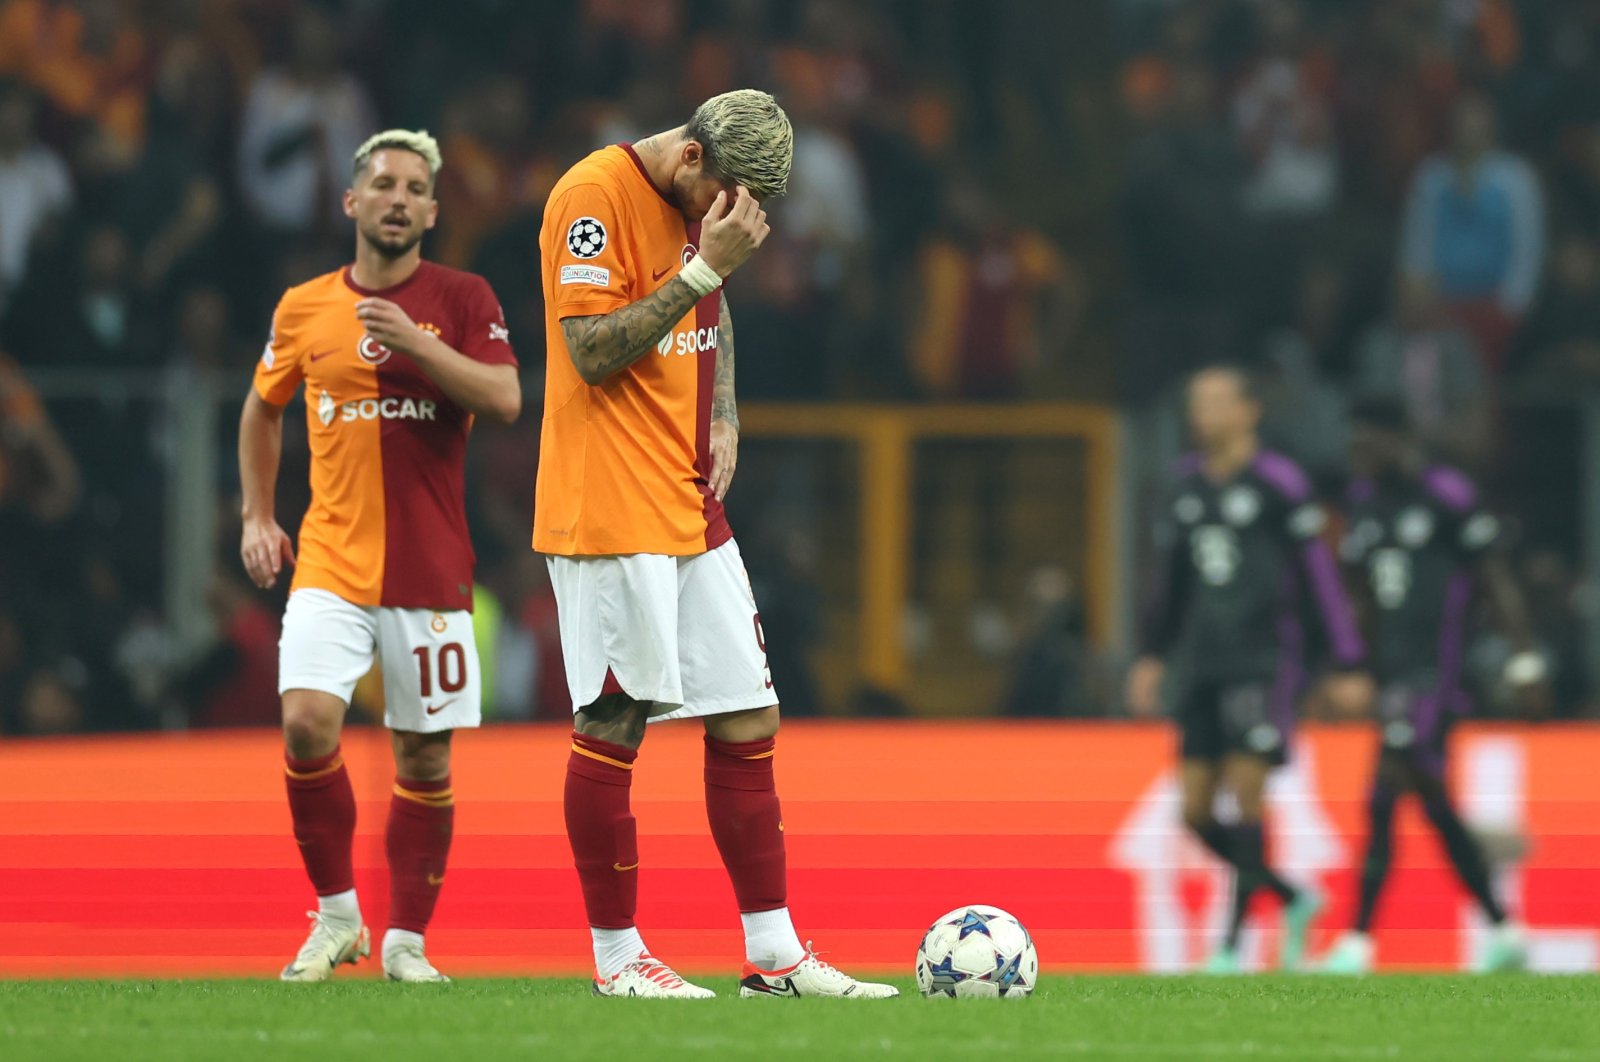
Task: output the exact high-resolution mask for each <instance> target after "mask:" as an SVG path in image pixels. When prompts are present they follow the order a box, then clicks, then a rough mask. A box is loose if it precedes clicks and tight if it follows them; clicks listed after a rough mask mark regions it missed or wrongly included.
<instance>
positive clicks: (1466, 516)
mask: <svg viewBox="0 0 1600 1062" xmlns="http://www.w3.org/2000/svg"><path fill="white" fill-rule="evenodd" d="M1353 420H1354V430H1353V433H1352V436H1351V464H1352V468H1353V471H1354V473H1355V479H1354V481H1353V482H1352V484H1351V487H1350V497H1349V514H1348V515H1349V523H1348V531H1347V533H1346V537H1345V542H1344V546H1343V549H1342V553H1343V555H1344V560H1345V561H1346V563H1347V564H1349V565H1350V566H1351V569H1352V574H1353V576H1354V583H1355V585H1357V586H1358V587H1360V590H1359V595H1360V599H1361V600H1362V601H1363V602H1364V604H1365V605H1366V608H1365V610H1364V611H1365V613H1366V616H1367V619H1368V625H1367V629H1368V633H1369V634H1370V635H1371V645H1372V665H1373V671H1374V674H1375V676H1376V678H1377V680H1378V684H1379V685H1378V693H1377V702H1376V710H1377V715H1378V724H1379V730H1380V735H1381V744H1380V746H1379V751H1378V762H1377V769H1376V771H1375V772H1374V777H1373V783H1372V796H1371V801H1370V804H1369V808H1368V813H1369V823H1370V826H1369V828H1370V830H1371V834H1370V837H1369V839H1368V842H1367V854H1366V859H1365V861H1364V863H1363V864H1362V869H1361V893H1360V900H1359V906H1358V908H1357V913H1356V920H1355V925H1354V927H1353V928H1352V929H1351V930H1350V931H1349V932H1348V933H1346V934H1345V935H1344V936H1343V937H1341V938H1340V939H1339V941H1338V943H1337V944H1336V945H1335V946H1334V948H1333V950H1332V951H1331V952H1330V953H1329V954H1328V956H1327V957H1326V958H1325V959H1324V961H1323V964H1322V968H1323V969H1324V970H1326V971H1328V972H1330V973H1349V974H1356V973H1365V972H1367V971H1368V970H1370V969H1371V968H1372V965H1373V953H1374V950H1375V949H1374V946H1373V941H1372V937H1371V935H1370V934H1371V929H1372V921H1373V915H1374V913H1375V911H1376V908H1377V903H1378V898H1379V896H1380V895H1381V893H1382V891H1383V886H1384V882H1385V880H1386V879H1387V878H1388V874H1389V866H1390V863H1391V861H1392V858H1393V855H1392V846H1393V835H1394V813H1395V806H1396V804H1398V802H1399V800H1400V798H1401V797H1402V796H1404V795H1406V794H1407V793H1410V794H1413V795H1415V796H1416V798H1417V799H1418V800H1419V801H1421V803H1422V809H1423V811H1424V812H1425V813H1426V814H1427V816H1428V821H1429V822H1430V823H1432V825H1433V828H1434V830H1435V831H1436V832H1437V833H1438V835H1439V840H1440V841H1441V842H1442V843H1443V845H1444V850H1445V852H1446V854H1447V855H1448V856H1449V858H1450V865H1451V866H1452V867H1454V868H1455V872H1456V875H1457V876H1458V877H1459V878H1460V879H1461V883H1462V884H1463V885H1465V886H1466V888H1467V890H1468V891H1469V892H1471V893H1472V896H1473V898H1474V899H1475V900H1477V902H1478V904H1479V906H1480V907H1482V908H1483V912H1484V914H1485V915H1486V916H1487V917H1488V919H1489V921H1490V922H1491V923H1492V924H1493V925H1494V932H1493V934H1492V935H1491V937H1490V939H1489V942H1488V947H1487V948H1485V949H1484V951H1483V953H1482V954H1481V955H1479V956H1478V957H1477V959H1476V962H1475V965H1476V967H1477V968H1478V969H1480V970H1507V969H1518V968H1520V967H1521V966H1522V965H1523V964H1524V961H1525V959H1526V947H1525V945H1524V942H1523V935H1522V932H1521V930H1520V929H1519V928H1518V927H1517V926H1516V924H1515V923H1513V922H1512V921H1511V920H1510V919H1509V918H1508V917H1507V915H1506V911H1505V909H1504V907H1503V906H1502V905H1501V902H1500V900H1499V898H1498V897H1497V896H1496V895H1495V892H1494V887H1493V885H1492V883H1491V881H1490V873H1489V867H1488V865H1487V862H1486V861H1485V859H1484V855H1483V852H1482V851H1481V850H1480V848H1479V846H1478V843H1477V841H1476V840H1475V839H1474V838H1473V836H1472V835H1471V833H1469V832H1468V830H1467V827H1466V826H1465V824H1463V823H1462V821H1461V816H1460V814H1459V813H1458V812H1457V811H1456V809H1455V806H1454V804H1452V802H1451V800H1450V796H1449V793H1448V792H1447V790H1446V787H1445V743H1446V738H1447V736H1448V734H1449V731H1450V725H1451V723H1452V721H1453V720H1454V719H1455V717H1456V716H1457V715H1459V714H1461V713H1462V712H1463V711H1465V710H1466V709H1467V707H1468V706H1469V705H1468V698H1467V697H1466V695H1465V694H1464V693H1463V691H1462V688H1461V678H1462V675H1461V671H1462V662H1463V659H1464V657H1465V653H1466V631H1467V624H1468V618H1469V612H1470V610H1471V608H1472V605H1473V601H1474V597H1475V596H1476V594H1477V592H1478V591H1479V590H1480V589H1481V590H1483V591H1484V593H1485V594H1486V595H1487V597H1488V600H1489V602H1490V604H1491V606H1493V610H1494V612H1495V613H1496V614H1497V618H1498V621H1499V623H1500V625H1501V627H1502V628H1503V629H1504V630H1505V632H1506V634H1507V636H1508V637H1509V638H1510V640H1511V642H1512V644H1513V646H1514V647H1515V650H1516V651H1515V653H1514V655H1513V656H1512V657H1511V658H1510V659H1509V660H1508V662H1507V665H1506V673H1505V678H1506V682H1507V683H1508V685H1510V686H1512V687H1514V688H1516V689H1517V690H1518V692H1519V695H1520V696H1521V697H1523V698H1524V699H1525V702H1526V703H1527V704H1528V705H1529V706H1531V707H1536V706H1537V705H1538V703H1539V701H1540V700H1541V699H1542V697H1543V694H1544V680H1545V664H1544V659H1543V658H1542V657H1541V656H1540V655H1539V654H1538V653H1537V652H1536V651H1535V650H1534V648H1533V637H1532V633H1531V629H1530V625H1529V622H1528V614H1527V609H1526V607H1525V606H1524V603H1523V600H1522V595H1521V592H1520V591H1519V590H1518V588H1517V586H1516V584H1515V582H1513V580H1512V577H1511V573H1510V570H1509V568H1508V566H1507V564H1506V562H1505V559H1504V555H1503V552H1502V550H1501V549H1500V546H1501V540H1502V534H1501V528H1500V522H1499V521H1498V520H1497V519H1496V518H1495V517H1494V516H1493V515H1492V514H1490V513H1489V512H1487V511H1486V510H1484V509H1483V508H1482V506H1481V504H1480V502H1479V499H1478V490H1477V488H1476V487H1475V486H1474V485H1473V483H1472V481H1471V480H1470V479H1468V478H1467V477H1466V476H1465V475H1463V474H1462V473H1460V472H1458V471H1456V470H1455V469H1452V468H1446V467H1443V466H1439V465H1430V464H1428V463H1427V462H1426V461H1425V460H1424V458H1423V456H1422V453H1421V450H1420V448H1419V447H1418V446H1417V445H1416V443H1415V442H1414V440H1413V439H1412V438H1411V437H1410V435H1409V434H1408V433H1407V430H1406V419H1405V410H1404V408H1403V407H1402V406H1401V405H1400V404H1399V403H1398V402H1391V401H1388V400H1376V399H1374V400H1368V401H1365V402H1363V403H1360V404H1358V405H1357V407H1356V409H1355V411H1354V417H1353Z"/></svg>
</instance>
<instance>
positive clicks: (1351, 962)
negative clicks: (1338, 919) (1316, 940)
mask: <svg viewBox="0 0 1600 1062" xmlns="http://www.w3.org/2000/svg"><path fill="white" fill-rule="evenodd" d="M1376 952H1377V948H1376V947H1375V946H1374V945H1373V943H1372V937H1371V936H1370V935H1368V934H1366V933H1358V932H1356V931H1355V930H1351V931H1350V932H1348V933H1346V934H1345V935H1344V936H1342V937H1340V938H1339V939H1338V941H1337V942H1335V944H1334V945H1333V950H1332V951H1330V952H1328V954H1327V955H1325V956H1323V959H1322V963H1321V965H1320V966H1318V969H1319V970H1320V971H1321V972H1322V973H1330V974H1344V975H1346V976H1360V975H1361V974H1369V973H1371V972H1372V965H1373V958H1374V956H1375V953H1376Z"/></svg>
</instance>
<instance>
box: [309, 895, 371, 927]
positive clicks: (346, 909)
mask: <svg viewBox="0 0 1600 1062" xmlns="http://www.w3.org/2000/svg"><path fill="white" fill-rule="evenodd" d="M317 913H318V914H320V915H322V917H324V918H326V919H327V920H328V921H330V922H338V923H339V924H340V925H344V926H359V925H360V924H361V904H360V903H358V902H357V901H356V890H354V889H346V890H345V891H344V892H336V893H334V894H333V895H332V896H318V897H317Z"/></svg>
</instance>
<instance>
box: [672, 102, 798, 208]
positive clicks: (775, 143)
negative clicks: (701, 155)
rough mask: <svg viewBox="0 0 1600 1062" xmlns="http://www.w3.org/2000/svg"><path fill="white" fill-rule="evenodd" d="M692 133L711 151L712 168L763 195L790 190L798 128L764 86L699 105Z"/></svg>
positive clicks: (707, 158)
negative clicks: (790, 170) (790, 169)
mask: <svg viewBox="0 0 1600 1062" xmlns="http://www.w3.org/2000/svg"><path fill="white" fill-rule="evenodd" d="M687 133H688V137H689V139H691V140H696V141H699V143H700V146H701V147H702V148H704V149H705V153H706V154H705V164H706V167H707V169H709V170H710V171H711V172H712V173H714V174H716V175H717V176H719V177H724V178H726V179H727V180H730V181H737V182H738V183H739V184H742V185H744V186H745V187H746V188H748V189H750V191H752V192H754V193H755V194H756V195H758V196H760V197H761V198H763V199H766V198H768V197H771V196H776V195H782V194H783V193H784V192H786V191H788V190H789V167H790V166H791V165H792V164H793V162H794V128H793V127H792V126H790V124H789V116H788V115H787V114H785V113H783V108H782V107H780V106H778V101H777V100H775V99H773V98H772V96H771V95H769V94H768V93H765V92H762V91H761V90H760V89H735V90H734V91H732V92H724V93H723V94H722V95H720V96H712V97H711V98H710V99H709V100H706V101H705V102H704V103H702V104H701V105H700V106H699V107H696V108H695V112H694V115H693V117H691V118H690V119H689V124H688V126H687Z"/></svg>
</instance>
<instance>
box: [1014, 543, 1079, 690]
mask: <svg viewBox="0 0 1600 1062" xmlns="http://www.w3.org/2000/svg"><path fill="white" fill-rule="evenodd" d="M1024 603H1025V604H1026V606H1027V610H1028V616H1027V618H1026V619H1025V620H1024V621H1023V624H1022V630H1023V634H1022V638H1021V644H1022V648H1021V651H1020V652H1019V653H1018V655H1017V660H1016V664H1015V665H1014V668H1013V671H1012V674H1011V678H1010V679H1009V681H1008V684H1007V687H1006V693H1005V697H1004V699H1003V701H1002V702H1001V706H1000V710H1001V712H1002V713H1003V714H1005V715H1016V716H1062V715H1088V714H1094V713H1095V712H1096V711H1097V701H1098V698H1097V697H1096V695H1095V694H1096V691H1095V685H1096V683H1095V678H1096V676H1095V674H1094V663H1093V661H1094V655H1093V653H1092V652H1091V650H1090V648H1089V643H1088V638H1087V637H1086V636H1085V633H1084V628H1083V608H1082V604H1081V602H1080V601H1079V600H1078V596H1077V593H1076V589H1075V587H1074V586H1073V584H1072V577H1071V576H1070V575H1068V574H1067V573H1066V571H1065V570H1063V569H1062V568H1059V567H1056V566H1054V565H1046V566H1043V567H1039V568H1036V569H1034V570H1033V572H1032V573H1030V574H1029V576H1028V583H1027V587H1026V590H1025V594H1024Z"/></svg>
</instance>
